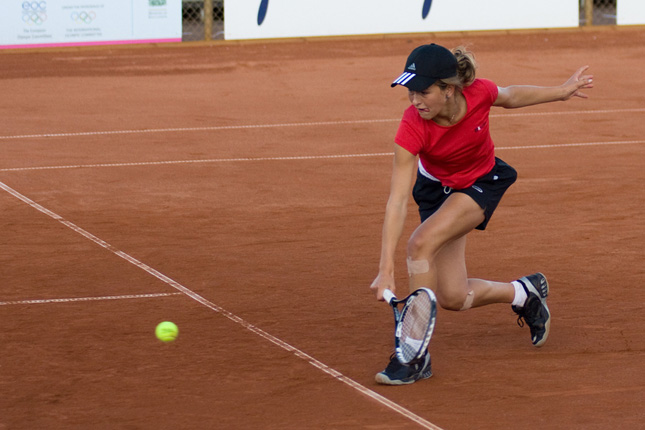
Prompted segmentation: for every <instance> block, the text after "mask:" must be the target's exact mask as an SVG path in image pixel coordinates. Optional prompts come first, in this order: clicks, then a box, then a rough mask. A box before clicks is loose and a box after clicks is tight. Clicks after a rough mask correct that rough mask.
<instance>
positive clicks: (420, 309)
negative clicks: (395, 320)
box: [400, 294, 432, 362]
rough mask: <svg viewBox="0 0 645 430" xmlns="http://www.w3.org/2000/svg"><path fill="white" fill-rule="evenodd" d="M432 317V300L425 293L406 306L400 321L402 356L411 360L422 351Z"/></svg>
mask: <svg viewBox="0 0 645 430" xmlns="http://www.w3.org/2000/svg"><path fill="white" fill-rule="evenodd" d="M431 318H432V302H431V300H430V297H429V296H428V295H426V294H421V295H419V296H416V297H415V298H414V299H413V300H412V301H411V302H410V303H409V304H408V305H407V306H406V310H405V313H404V315H403V319H402V321H401V334H400V340H401V343H400V346H401V351H402V354H403V357H404V358H405V360H406V361H408V362H409V361H411V360H413V359H414V358H415V357H417V356H419V355H420V354H422V353H423V351H421V350H422V349H423V348H424V341H425V338H426V334H427V333H428V330H429V326H430V319H431Z"/></svg>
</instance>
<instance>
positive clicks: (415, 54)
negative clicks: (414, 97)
mask: <svg viewBox="0 0 645 430" xmlns="http://www.w3.org/2000/svg"><path fill="white" fill-rule="evenodd" d="M453 76H457V58H455V56H454V55H453V53H452V52H450V51H449V50H448V49H446V48H444V47H443V46H439V45H435V44H434V43H431V44H430V45H421V46H419V47H417V48H414V50H413V51H412V52H411V53H410V55H409V56H408V60H407V61H406V62H405V70H404V72H403V73H402V74H401V76H399V77H398V78H396V79H395V80H394V82H392V85H391V87H395V86H397V85H403V86H404V87H406V88H408V89H411V90H412V91H423V90H425V89H426V88H428V87H429V86H430V85H432V84H434V83H435V82H436V81H437V80H438V79H446V78H452V77H453Z"/></svg>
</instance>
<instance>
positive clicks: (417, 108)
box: [370, 44, 593, 385]
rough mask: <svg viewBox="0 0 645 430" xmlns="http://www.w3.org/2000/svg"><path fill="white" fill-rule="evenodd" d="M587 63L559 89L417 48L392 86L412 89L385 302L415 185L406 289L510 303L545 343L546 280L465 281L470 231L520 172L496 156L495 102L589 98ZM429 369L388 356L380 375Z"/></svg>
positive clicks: (395, 184) (392, 202)
mask: <svg viewBox="0 0 645 430" xmlns="http://www.w3.org/2000/svg"><path fill="white" fill-rule="evenodd" d="M587 68H588V66H585V67H581V68H580V69H578V70H577V71H576V72H575V73H574V74H573V75H572V76H571V77H570V78H569V79H568V80H567V81H566V82H565V83H564V84H562V85H560V86H554V87H537V86H527V85H519V86H509V87H498V86H497V85H495V84H494V83H493V82H491V81H489V80H486V79H479V78H476V77H475V70H476V63H475V59H474V56H473V54H472V53H471V52H468V51H467V50H466V49H465V48H463V47H459V48H456V49H455V50H453V51H450V50H448V49H446V48H444V47H442V46H439V45H435V44H430V45H423V46H419V47H417V48H416V49H414V50H413V51H412V53H411V54H410V55H409V57H408V59H407V61H406V63H405V69H404V72H403V74H401V76H399V77H398V78H397V79H396V80H395V81H394V82H393V83H392V87H395V86H397V85H402V86H404V87H406V88H407V90H408V96H409V98H410V102H411V106H410V107H409V108H407V110H406V111H405V112H404V114H403V118H402V120H401V123H400V125H399V129H398V131H397V133H396V137H395V143H396V144H395V145H394V166H393V171H392V179H391V188H390V196H389V199H388V202H387V206H386V210H385V220H384V223H383V233H382V234H383V236H382V243H381V258H380V264H379V273H378V276H377V277H376V279H375V280H374V282H373V283H372V285H371V287H370V288H371V289H372V291H373V292H374V293H375V295H376V298H377V299H378V300H383V291H384V290H385V289H389V290H392V291H396V289H395V285H394V258H395V249H396V246H397V243H398V242H399V240H400V237H401V235H402V231H403V227H404V222H405V217H406V207H407V203H408V196H409V194H410V190H411V189H412V195H413V197H414V199H415V201H416V203H417V204H418V206H419V213H420V215H421V224H420V225H419V227H418V228H417V229H416V230H415V231H414V233H413V234H412V236H411V237H410V238H409V240H408V242H407V269H408V274H409V288H410V291H414V290H416V289H417V288H420V287H428V288H430V289H432V290H434V291H435V294H436V297H437V303H438V305H439V306H441V307H443V308H444V309H448V310H454V311H465V310H467V309H470V308H474V307H478V306H484V305H488V304H492V303H509V304H511V305H512V309H513V311H514V312H515V313H516V314H517V315H518V324H519V325H520V326H523V325H524V323H526V325H528V326H529V329H530V332H531V340H532V342H533V345H535V346H537V347H539V346H542V345H543V344H544V342H545V341H546V339H547V337H548V335H549V326H550V313H549V309H548V307H547V304H546V298H547V295H548V292H549V285H548V283H547V280H546V278H545V277H544V275H542V274H541V273H536V274H533V275H529V276H526V277H523V278H521V279H518V280H516V281H512V282H508V283H505V282H494V281H486V280H483V279H469V278H468V276H467V271H466V258H465V250H466V235H467V234H468V233H469V232H471V231H472V230H474V229H478V230H484V229H485V228H486V225H487V224H488V222H489V220H490V218H491V216H492V214H493V211H494V210H495V208H496V207H497V205H498V203H499V202H500V200H501V198H502V196H503V195H504V192H505V191H506V190H507V189H508V187H510V186H511V184H513V182H515V179H516V178H517V173H516V171H515V170H514V169H513V168H512V167H511V166H509V165H508V164H506V163H505V162H504V161H502V160H500V159H499V158H496V157H495V154H494V147H493V141H492V139H491V136H490V132H489V124H490V122H489V113H490V109H491V107H492V106H500V107H503V108H520V107H524V106H530V105H535V104H539V103H548V102H553V101H558V100H562V101H564V100H569V99H571V98H572V97H581V98H587V96H586V95H585V94H584V93H583V92H582V90H584V89H587V88H592V87H593V76H592V75H586V74H584V73H585V71H586V70H587ZM415 171H416V182H415V183H414V184H413V182H414V181H413V177H414V174H415ZM413 185H414V186H413ZM430 376H432V371H431V367H430V354H429V352H427V351H426V353H425V355H424V357H423V358H422V359H420V360H419V361H418V362H415V363H412V364H410V365H405V366H404V365H402V364H401V363H399V361H398V360H397V358H396V356H395V355H392V357H391V359H390V363H389V364H388V366H387V367H386V369H385V370H384V371H382V372H380V373H378V374H377V375H376V381H377V382H378V383H381V384H387V385H402V384H411V383H413V382H415V381H417V380H419V379H424V378H429V377H430Z"/></svg>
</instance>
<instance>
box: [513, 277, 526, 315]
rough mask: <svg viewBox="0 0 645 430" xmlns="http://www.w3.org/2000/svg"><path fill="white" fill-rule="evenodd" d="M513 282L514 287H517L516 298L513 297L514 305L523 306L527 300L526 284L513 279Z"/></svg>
mask: <svg viewBox="0 0 645 430" xmlns="http://www.w3.org/2000/svg"><path fill="white" fill-rule="evenodd" d="M511 284H513V287H515V298H514V299H513V303H512V305H513V306H517V307H520V308H521V307H523V306H524V302H526V298H527V295H526V290H525V289H524V286H523V285H522V284H520V283H519V282H518V281H513V282H511Z"/></svg>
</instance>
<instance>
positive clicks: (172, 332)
mask: <svg viewBox="0 0 645 430" xmlns="http://www.w3.org/2000/svg"><path fill="white" fill-rule="evenodd" d="M178 334H179V328H177V325H176V324H175V323H173V322H170V321H164V322H160V323H159V324H157V328H156V329H155V335H156V336H157V338H158V339H159V340H161V341H163V342H172V341H173V340H175V339H176V338H177V335H178Z"/></svg>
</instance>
